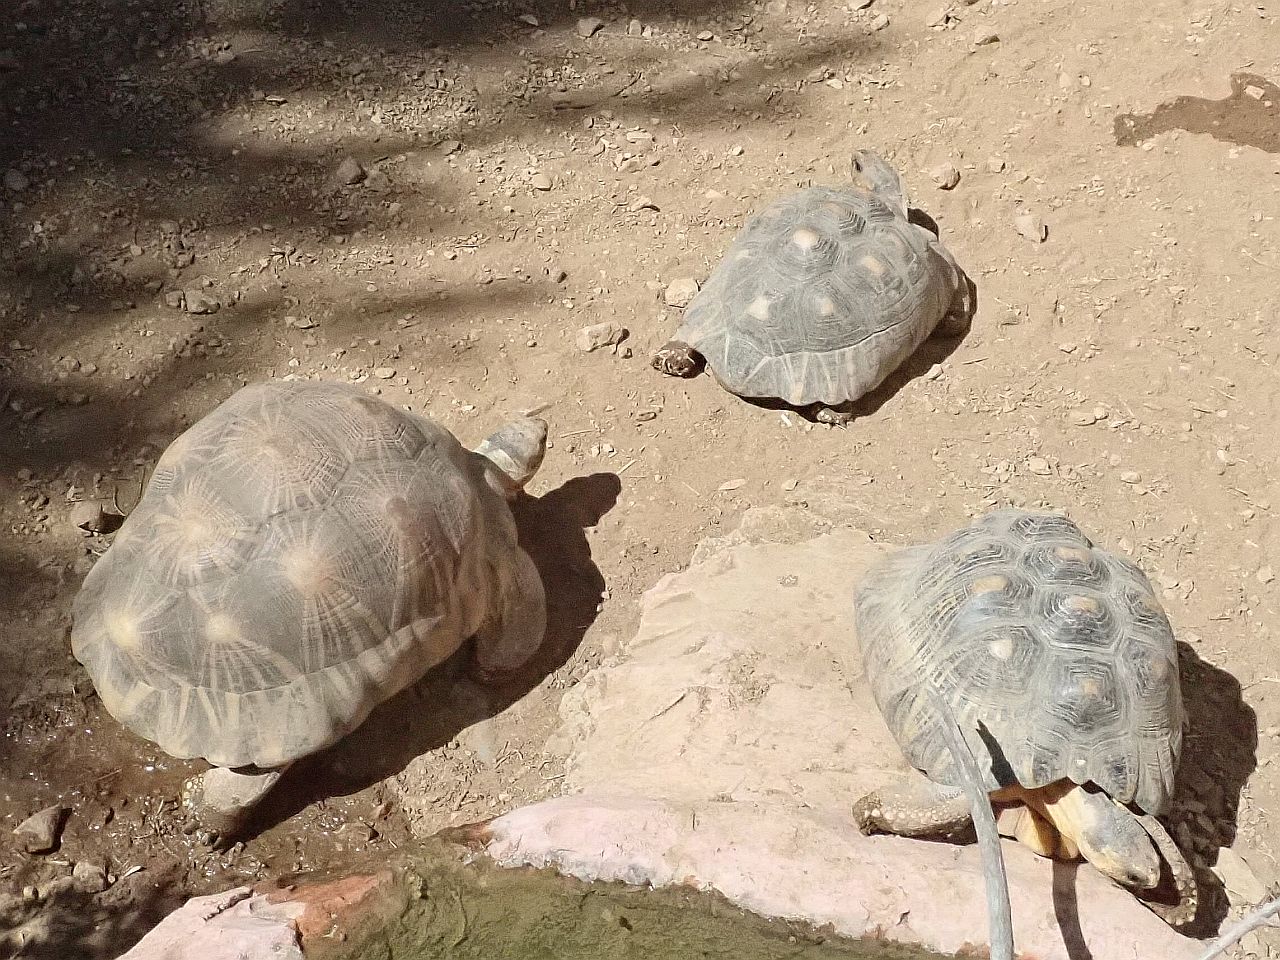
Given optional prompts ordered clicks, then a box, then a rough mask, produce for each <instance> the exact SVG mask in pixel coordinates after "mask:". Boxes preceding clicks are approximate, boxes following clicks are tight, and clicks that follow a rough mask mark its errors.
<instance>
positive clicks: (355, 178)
mask: <svg viewBox="0 0 1280 960" xmlns="http://www.w3.org/2000/svg"><path fill="white" fill-rule="evenodd" d="M365 176H366V174H365V172H364V167H362V166H361V165H360V161H359V160H357V159H356V158H355V157H347V158H346V159H345V160H343V161H342V163H340V164H338V170H337V172H336V173H335V174H334V179H335V180H337V181H338V183H340V184H342V185H343V186H347V187H350V186H353V185H355V184H357V183H359V182H360V181H361V180H363V179H364V178H365Z"/></svg>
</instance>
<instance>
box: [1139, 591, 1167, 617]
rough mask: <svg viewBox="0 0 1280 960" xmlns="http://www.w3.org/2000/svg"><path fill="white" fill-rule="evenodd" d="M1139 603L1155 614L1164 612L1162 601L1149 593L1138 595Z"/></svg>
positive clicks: (1144, 608)
mask: <svg viewBox="0 0 1280 960" xmlns="http://www.w3.org/2000/svg"><path fill="white" fill-rule="evenodd" d="M1137 604H1138V606H1140V607H1141V608H1142V609H1143V610H1146V611H1147V612H1148V613H1150V614H1153V615H1155V616H1159V615H1160V614H1162V613H1164V608H1163V607H1161V606H1160V601H1159V600H1157V599H1156V598H1155V597H1153V596H1152V595H1151V594H1149V593H1144V594H1143V595H1142V596H1140V597H1138V600H1137Z"/></svg>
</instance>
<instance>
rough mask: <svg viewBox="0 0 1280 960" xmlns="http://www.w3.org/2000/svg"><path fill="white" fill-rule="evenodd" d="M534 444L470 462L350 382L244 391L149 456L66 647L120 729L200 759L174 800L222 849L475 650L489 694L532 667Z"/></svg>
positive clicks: (500, 435)
mask: <svg viewBox="0 0 1280 960" xmlns="http://www.w3.org/2000/svg"><path fill="white" fill-rule="evenodd" d="M546 436H547V426H546V424H545V423H544V422H543V421H541V420H533V419H521V420H515V421H513V422H511V423H509V424H507V425H506V426H505V427H503V428H502V429H501V430H499V431H498V432H497V433H495V434H493V435H492V436H491V437H489V438H488V439H487V440H485V441H484V442H483V443H481V444H480V446H479V448H478V449H477V450H476V451H475V452H471V451H468V450H465V449H464V448H463V447H462V446H461V445H460V444H459V443H458V441H457V440H456V439H455V438H454V437H453V435H452V434H450V433H449V432H448V431H447V430H445V429H444V428H443V427H441V426H439V425H438V424H435V423H433V422H432V421H430V420H427V419H425V418H423V417H419V416H414V415H413V414H410V413H405V412H402V411H400V410H398V409H396V408H395V407H393V406H391V405H390V404H388V403H386V402H384V401H382V400H378V399H375V398H373V397H371V396H369V395H367V394H366V393H364V392H362V391H360V390H358V389H356V388H354V387H351V386H347V385H340V384H327V383H312V382H273V383H263V384H255V385H252V386H248V387H245V388H243V389H241V390H239V391H237V392H236V393H235V394H234V395H232V396H231V397H230V398H229V399H228V400H227V401H226V402H224V403H223V404H221V405H220V406H219V407H218V408H217V409H215V410H214V411H213V412H212V413H210V414H209V415H207V416H206V417H204V418H203V419H201V420H200V421H199V422H197V423H196V424H195V425H194V426H192V427H191V428H190V429H189V430H187V431H186V432H185V433H183V434H182V435H181V436H179V437H178V438H177V439H176V440H175V441H174V442H173V444H172V445H171V446H170V447H169V448H168V449H167V450H166V451H165V452H164V454H163V456H161V458H160V460H159V462H158V463H157V464H156V468H155V472H154V473H153V474H152V476H151V480H150V482H149V484H148V485H147V489H146V492H145V494H144V495H143V497H142V500H141V501H140V502H139V504H138V505H137V507H136V508H135V509H134V511H133V512H132V513H131V514H130V515H129V517H128V519H127V520H126V521H125V523H124V525H123V526H122V527H121V529H120V532H119V533H118V534H117V536H116V540H115V542H114V543H113V544H112V545H111V547H110V549H109V550H107V552H106V553H105V554H104V555H103V557H102V559H100V560H99V561H98V563H97V564H96V565H95V566H94V568H93V569H92V570H91V571H90V573H89V575H88V576H87V577H86V578H85V582H84V586H83V588H82V589H81V591H80V593H79V595H78V596H77V597H76V600H75V604H74V607H73V616H74V627H73V631H72V638H71V642H72V650H73V652H74V654H75V656H76V658H77V659H79V660H80V661H81V662H82V663H83V664H84V665H85V667H86V668H88V671H89V674H90V676H91V677H92V679H93V682H94V685H95V686H96V688H97V690H98V693H99V694H100V695H101V697H102V702H103V705H104V706H105V707H106V709H107V710H108V712H110V713H111V714H112V715H113V716H114V717H115V718H116V719H117V720H119V721H120V722H121V723H123V724H124V725H125V726H127V727H129V728H130V729H132V730H133V731H134V732H136V733H138V734H139V735H141V736H143V737H145V738H147V739H148V740H152V741H154V742H155V743H156V744H158V745H159V746H160V747H161V748H162V749H164V750H165V751H166V752H168V753H169V754H171V755H173V756H176V757H182V758H194V757H203V758H205V759H206V760H208V761H209V762H210V763H211V764H213V765H214V767H213V769H211V770H209V771H207V772H206V773H205V774H203V775H202V776H201V777H197V778H195V779H194V780H193V781H191V782H190V783H189V784H188V788H187V802H188V804H189V805H190V806H192V807H193V808H194V812H195V814H196V816H197V818H198V820H199V821H200V822H201V823H202V824H203V825H204V826H205V827H206V828H208V829H209V830H210V831H211V832H212V833H213V834H215V835H216V836H220V837H222V838H223V839H224V840H225V839H226V838H227V837H228V836H231V835H234V834H235V833H236V832H238V831H239V830H241V829H242V828H243V827H244V826H245V823H246V821H247V819H248V816H249V814H250V812H251V811H252V809H253V807H254V805H255V804H256V803H257V802H258V801H259V800H260V799H261V798H262V797H263V796H265V794H266V793H267V792H268V791H269V790H270V789H271V787H272V786H274V784H275V783H276V781H277V780H278V779H279V778H280V775H281V773H282V772H283V770H284V769H285V768H286V767H287V766H288V765H289V764H290V763H291V762H292V761H294V760H297V759H299V758H301V757H303V756H306V755H308V754H311V753H314V752H316V751H318V750H320V749H322V748H324V747H326V746H329V745H330V744H332V743H334V742H335V741H337V740H339V739H340V738H342V737H343V736H345V735H346V734H347V733H349V732H351V731H352V730H354V729H355V728H356V727H357V726H358V725H359V724H360V723H361V722H362V721H363V720H364V719H365V718H366V717H367V716H368V714H369V713H370V711H371V710H372V709H373V708H374V707H375V706H377V704H378V703H380V702H381V701H383V700H386V699H387V698H388V697H391V696H392V695H394V694H395V693H397V692H399V691H400V690H402V689H403V688H405V687H406V686H408V685H409V684H411V683H413V682H414V681H415V680H417V679H419V678H420V677H421V676H422V675H423V674H424V673H426V671H427V670H428V669H429V668H431V667H432V666H434V665H436V664H438V663H440V662H441V661H443V660H445V659H446V658H448V657H449V656H450V655H451V654H452V653H453V652H454V651H455V650H457V649H458V648H459V647H460V646H461V645H462V644H463V643H464V642H465V641H466V640H467V639H468V638H470V637H472V636H474V637H475V638H476V647H475V658H476V669H477V671H478V673H479V674H480V677H481V678H482V679H489V678H491V677H492V676H493V675H496V674H500V673H503V672H506V671H509V670H513V669H516V668H518V667H520V666H521V665H522V664H524V663H525V662H526V661H527V660H528V659H529V658H530V657H531V656H532V655H533V653H534V652H535V650H536V649H537V647H538V646H539V644H540V643H541V641H542V636H543V633H544V630H545V626H546V604H545V598H544V594H543V587H542V581H541V580H540V578H539V576H538V571H537V569H536V568H535V567H534V564H533V561H532V560H531V559H530V558H529V556H528V554H526V553H525V552H524V551H523V550H522V549H521V548H520V546H519V545H518V543H517V540H516V526H515V520H514V518H513V517H512V514H511V510H510V508H509V506H508V503H507V501H508V500H509V499H512V498H514V497H515V496H516V495H517V493H518V492H519V491H520V490H521V489H522V488H523V487H524V485H525V483H526V482H527V481H528V480H529V479H530V477H532V476H533V474H534V472H535V471H536V470H537V469H538V467H539V466H540V465H541V462H542V457H543V453H544V451H545V449H546Z"/></svg>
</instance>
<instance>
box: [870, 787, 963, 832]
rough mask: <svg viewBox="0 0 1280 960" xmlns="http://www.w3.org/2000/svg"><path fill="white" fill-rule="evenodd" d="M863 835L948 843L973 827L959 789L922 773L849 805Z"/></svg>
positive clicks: (961, 790) (876, 791)
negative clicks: (886, 835)
mask: <svg viewBox="0 0 1280 960" xmlns="http://www.w3.org/2000/svg"><path fill="white" fill-rule="evenodd" d="M853 818H854V820H855V821H856V822H857V824H858V829H859V830H861V831H862V832H863V833H866V834H872V833H892V834H895V835H897V836H899V837H922V838H928V839H939V840H951V839H955V838H957V837H959V836H961V835H963V834H964V833H965V832H967V831H968V830H971V829H972V827H973V819H972V813H971V808H970V806H969V799H968V797H966V796H965V792H964V790H963V789H962V788H961V787H947V786H943V785H942V784H940V783H934V782H933V781H932V780H930V779H929V778H928V777H926V776H925V775H924V774H922V773H917V774H908V775H907V776H905V777H903V778H902V779H901V780H899V781H897V782H895V783H891V784H889V785H887V786H884V787H881V788H880V789H879V790H875V791H872V792H871V793H869V794H867V795H866V796H865V797H863V798H862V799H861V800H859V801H858V802H857V803H855V804H854V805H853Z"/></svg>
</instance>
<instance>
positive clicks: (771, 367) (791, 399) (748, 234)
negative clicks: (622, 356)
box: [653, 150, 973, 424]
mask: <svg viewBox="0 0 1280 960" xmlns="http://www.w3.org/2000/svg"><path fill="white" fill-rule="evenodd" d="M853 172H854V178H855V181H856V182H855V183H854V184H852V185H850V186H849V187H846V188H843V189H833V188H830V187H811V188H809V189H807V190H802V191H800V192H798V193H794V194H791V195H789V196H786V197H783V198H782V199H780V200H778V201H775V202H774V203H772V204H771V205H769V206H768V207H766V208H765V209H764V210H763V211H761V212H760V213H758V214H756V215H755V216H754V217H752V218H751V219H750V220H749V221H748V222H747V225H746V227H745V228H744V229H743V231H742V232H741V233H740V234H739V235H738V237H737V239H735V240H734V242H733V244H732V245H731V246H730V247H729V249H728V251H727V252H726V253H725V255H724V257H723V259H722V260H721V261H720V263H719V265H718V266H717V267H716V269H715V271H714V272H713V273H712V274H711V277H710V278H709V279H708V280H707V283H706V285H705V286H704V287H703V288H702V289H701V291H699V293H698V295H697V296H696V297H695V298H694V299H693V301H692V302H691V303H690V304H689V307H688V309H687V310H686V311H685V315H684V321H683V322H682V323H681V324H680V327H679V329H678V330H676V334H675V337H674V339H672V340H670V341H668V342H667V343H666V344H664V345H663V346H662V347H661V348H660V349H659V350H658V351H657V353H656V354H655V355H654V357H653V366H654V367H655V368H656V369H658V370H660V371H661V372H663V373H666V374H669V375H671V376H677V377H691V376H695V375H696V374H697V373H698V372H699V370H700V368H701V366H702V364H703V361H705V364H706V366H707V367H709V368H710V370H711V372H712V374H713V375H714V376H715V378H716V379H717V380H718V381H719V382H720V384H721V385H722V386H723V387H724V388H725V389H726V390H728V391H729V392H731V393H735V394H737V395H738V396H741V397H748V398H753V399H773V400H782V401H783V402H785V403H787V404H789V405H791V406H793V407H800V408H806V407H807V408H813V409H815V416H816V419H818V420H820V421H822V422H823V423H830V424H844V423H847V422H848V421H849V420H851V419H852V418H853V411H852V406H853V402H854V401H856V400H857V399H858V398H859V397H861V396H863V395H864V394H866V393H868V392H869V391H871V390H873V389H875V387H877V386H879V384H880V383H881V382H882V381H883V380H884V379H885V378H886V377H887V376H889V374H891V373H892V372H893V371H894V370H896V369H897V368H898V367H899V366H900V365H901V364H902V362H903V361H904V360H906V358H907V357H908V356H910V355H911V353H912V352H914V351H915V349H916V348H917V347H918V346H919V345H920V344H921V342H923V341H924V340H925V339H926V338H927V337H929V336H930V335H931V334H934V333H938V334H940V335H944V336H962V335H963V334H964V333H965V332H966V331H967V330H968V328H969V323H970V320H971V319H972V315H973V296H972V285H971V284H970V282H969V279H968V278H967V277H966V276H965V275H964V273H963V271H961V270H960V268H959V267H958V266H957V265H956V262H955V260H954V259H953V258H952V256H951V254H950V253H949V252H948V251H947V249H946V248H945V247H944V246H943V245H942V244H941V242H939V240H938V238H937V236H935V235H934V234H933V233H932V232H930V231H929V230H927V229H925V228H924V227H922V226H919V225H917V224H915V223H912V222H910V221H909V220H908V219H907V197H906V193H905V191H904V189H903V186H902V181H901V179H900V178H899V176H898V173H897V171H895V170H894V169H893V167H891V166H890V165H889V164H888V163H887V162H886V161H885V160H884V159H882V158H881V157H880V156H878V155H877V154H875V153H873V152H871V151H868V150H861V151H858V152H857V153H856V154H855V155H854V158H853Z"/></svg>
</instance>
